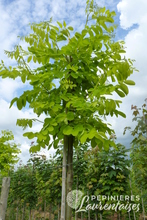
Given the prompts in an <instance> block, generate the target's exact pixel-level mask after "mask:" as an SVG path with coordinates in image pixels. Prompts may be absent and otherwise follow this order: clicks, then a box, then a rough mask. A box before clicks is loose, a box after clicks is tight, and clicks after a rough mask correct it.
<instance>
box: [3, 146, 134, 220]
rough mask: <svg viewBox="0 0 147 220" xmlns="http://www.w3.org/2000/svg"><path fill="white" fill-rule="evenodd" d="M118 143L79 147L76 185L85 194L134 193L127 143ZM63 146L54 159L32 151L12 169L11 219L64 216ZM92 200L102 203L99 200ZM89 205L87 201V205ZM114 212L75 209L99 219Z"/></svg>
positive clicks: (73, 213)
mask: <svg viewBox="0 0 147 220" xmlns="http://www.w3.org/2000/svg"><path fill="white" fill-rule="evenodd" d="M118 146H119V151H116V150H114V149H113V148H110V149H109V151H107V152H106V151H104V150H103V151H100V150H99V148H98V147H96V148H93V149H92V148H90V147H88V146H86V145H81V146H80V149H81V150H80V152H79V149H76V151H75V152H74V159H73V170H74V178H73V179H74V181H73V189H77V190H80V191H81V192H82V193H83V195H87V194H88V195H107V196H110V195H113V196H120V195H122V194H126V195H131V189H130V187H129V181H131V180H130V177H129V175H130V168H129V167H130V165H129V160H128V159H127V154H126V150H125V147H124V146H122V145H120V144H119V145H118ZM62 149H63V146H60V150H58V151H57V152H56V154H55V155H54V157H52V158H50V159H46V158H45V157H44V156H42V157H39V156H37V155H32V158H31V160H29V161H28V163H27V165H25V166H23V165H20V166H19V167H18V169H17V170H16V171H13V172H11V188H10V193H9V200H8V207H9V208H8V212H7V219H9V217H10V216H11V218H10V219H11V220H13V219H14V220H15V219H16V220H18V219H21V220H24V219H30V220H31V219H41V217H42V218H44V219H58V220H59V219H60V216H61V185H62ZM91 202H92V204H93V203H95V202H96V203H98V201H96V200H93V201H91ZM86 205H87V204H86V203H85V204H84V205H83V206H84V207H85V206H86ZM82 208H83V207H82ZM53 214H54V215H53ZM113 214H114V211H104V210H103V211H100V210H91V211H88V212H87V213H84V214H83V212H79V213H75V211H74V209H73V211H72V215H73V216H74V217H75V219H78V218H82V219H83V218H87V219H98V218H99V217H98V216H99V215H100V216H102V217H103V219H106V218H107V217H110V216H113ZM118 214H119V215H120V216H121V217H122V216H124V214H125V215H126V219H129V216H128V213H127V211H125V210H123V211H121V212H120V213H119V212H118ZM81 215H82V216H81ZM131 215H132V214H131ZM127 216H128V218H127Z"/></svg>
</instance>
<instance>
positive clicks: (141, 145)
mask: <svg viewBox="0 0 147 220" xmlns="http://www.w3.org/2000/svg"><path fill="white" fill-rule="evenodd" d="M146 101H147V99H145V103H144V104H143V105H142V107H141V108H138V107H137V106H136V105H135V106H134V105H132V106H131V109H132V110H133V119H132V121H133V122H134V121H135V122H136V126H135V128H134V129H133V130H131V127H125V129H124V134H125V132H126V130H127V129H128V130H130V131H131V135H132V136H133V140H132V142H131V145H132V148H131V154H130V157H131V162H132V180H133V181H134V182H135V185H136V190H137V191H138V190H139V191H140V194H141V196H142V201H143V199H144V201H145V204H146V195H147V187H146V185H147V167H146V161H147V108H146ZM142 203H143V202H142ZM142 208H143V212H144V205H142ZM145 208H146V210H145V211H147V206H146V207H145Z"/></svg>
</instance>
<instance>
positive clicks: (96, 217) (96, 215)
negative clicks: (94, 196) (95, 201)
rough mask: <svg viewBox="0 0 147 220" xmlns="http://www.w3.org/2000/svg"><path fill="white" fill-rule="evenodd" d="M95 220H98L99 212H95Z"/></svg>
mask: <svg viewBox="0 0 147 220" xmlns="http://www.w3.org/2000/svg"><path fill="white" fill-rule="evenodd" d="M95 220H98V211H97V210H96V211H95Z"/></svg>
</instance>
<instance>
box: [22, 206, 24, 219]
mask: <svg viewBox="0 0 147 220" xmlns="http://www.w3.org/2000/svg"><path fill="white" fill-rule="evenodd" d="M24 218H25V204H23V209H22V220H24Z"/></svg>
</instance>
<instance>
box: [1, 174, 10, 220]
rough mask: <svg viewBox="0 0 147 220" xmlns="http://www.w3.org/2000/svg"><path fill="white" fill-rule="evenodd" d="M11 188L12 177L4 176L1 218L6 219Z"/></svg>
mask: <svg viewBox="0 0 147 220" xmlns="http://www.w3.org/2000/svg"><path fill="white" fill-rule="evenodd" d="M9 188H10V177H4V178H3V182H2V189H1V198H0V220H5V215H6V209H7V199H8V194H9Z"/></svg>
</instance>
